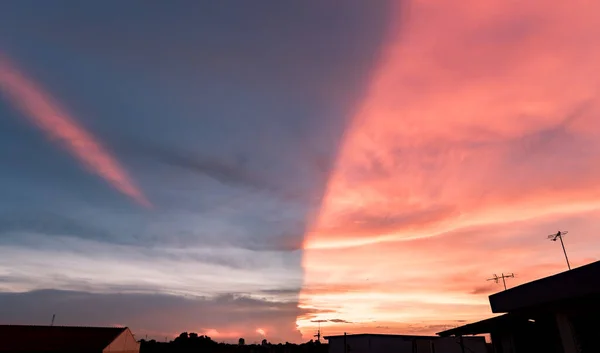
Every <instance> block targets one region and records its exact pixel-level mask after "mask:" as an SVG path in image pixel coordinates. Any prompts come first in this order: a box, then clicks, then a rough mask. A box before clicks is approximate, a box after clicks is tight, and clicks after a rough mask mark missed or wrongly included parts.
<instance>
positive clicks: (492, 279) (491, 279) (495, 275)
mask: <svg viewBox="0 0 600 353" xmlns="http://www.w3.org/2000/svg"><path fill="white" fill-rule="evenodd" d="M506 278H515V274H514V273H510V274H506V275H505V274H504V273H502V276H498V275H497V274H495V273H494V277H492V278H488V279H487V280H486V281H494V282H496V284H497V283H499V282H498V281H499V280H500V279H502V284H504V290H506Z"/></svg>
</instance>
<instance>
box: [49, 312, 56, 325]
mask: <svg viewBox="0 0 600 353" xmlns="http://www.w3.org/2000/svg"><path fill="white" fill-rule="evenodd" d="M54 318H56V314H52V321H51V322H50V326H54Z"/></svg>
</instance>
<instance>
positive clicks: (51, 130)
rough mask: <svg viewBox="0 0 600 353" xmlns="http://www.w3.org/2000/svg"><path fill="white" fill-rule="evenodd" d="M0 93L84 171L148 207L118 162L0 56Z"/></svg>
mask: <svg viewBox="0 0 600 353" xmlns="http://www.w3.org/2000/svg"><path fill="white" fill-rule="evenodd" d="M0 90H1V91H3V92H4V94H5V95H6V97H7V98H8V99H9V101H10V102H11V103H13V104H14V105H15V106H16V107H17V108H18V109H20V110H21V111H22V112H23V113H24V116H25V117H27V118H28V119H29V121H30V122H31V123H32V124H34V125H36V126H37V127H38V128H40V129H41V130H42V131H44V132H45V133H46V134H47V135H48V136H49V137H50V138H51V139H52V140H56V141H57V142H59V143H60V144H62V145H63V147H65V148H66V149H67V151H68V152H69V153H71V154H72V155H73V156H74V157H75V158H77V159H78V160H79V161H80V162H81V163H82V164H83V165H85V166H86V167H87V169H88V170H89V171H91V172H93V173H96V174H98V175H99V176H101V177H102V178H104V179H105V180H106V181H108V182H109V183H110V184H111V185H112V186H113V187H114V188H115V189H117V190H119V191H120V192H122V193H123V194H125V195H127V196H129V197H131V198H132V199H133V200H135V201H136V202H137V203H139V204H140V205H143V206H145V207H150V206H151V204H150V202H149V201H148V199H147V198H146V197H145V196H144V194H143V193H142V192H141V191H140V190H139V189H138V188H137V187H136V186H135V184H134V183H133V181H132V180H131V179H130V178H129V176H128V175H127V173H126V172H125V170H124V169H123V167H122V166H121V165H120V164H119V162H118V161H117V160H116V159H115V158H114V157H113V156H111V155H110V153H109V152H108V151H107V150H106V149H105V148H104V147H102V145H101V144H100V142H98V141H97V140H96V139H95V138H94V136H92V134H91V133H89V132H88V131H86V130H85V129H84V128H83V127H82V126H80V125H79V124H78V123H77V121H76V120H75V119H74V118H73V117H72V116H70V115H69V114H68V113H67V112H66V111H65V110H64V109H63V108H62V107H60V105H59V104H58V103H56V102H54V101H53V99H52V97H51V96H50V95H49V94H48V93H47V92H45V91H44V90H43V88H41V87H40V86H39V85H37V84H36V83H35V82H34V81H32V80H31V79H29V78H27V77H25V75H24V74H23V73H22V72H20V71H19V70H18V69H17V67H16V66H15V65H14V64H13V63H11V62H10V61H9V60H8V59H7V58H6V57H3V56H1V55H0Z"/></svg>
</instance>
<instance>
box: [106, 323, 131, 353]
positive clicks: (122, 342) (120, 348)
mask: <svg viewBox="0 0 600 353" xmlns="http://www.w3.org/2000/svg"><path fill="white" fill-rule="evenodd" d="M139 352H140V344H139V343H138V342H137V341H136V340H135V337H133V334H132V333H131V331H130V330H129V329H126V330H125V331H123V333H121V334H120V335H119V336H118V337H117V338H116V339H115V340H114V341H112V343H111V344H110V345H108V347H106V348H105V349H104V350H103V351H102V353H139Z"/></svg>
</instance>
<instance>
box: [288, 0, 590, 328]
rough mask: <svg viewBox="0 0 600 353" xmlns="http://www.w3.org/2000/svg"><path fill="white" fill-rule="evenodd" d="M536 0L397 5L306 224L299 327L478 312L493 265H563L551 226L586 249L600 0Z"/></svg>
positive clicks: (580, 258)
mask: <svg viewBox="0 0 600 353" xmlns="http://www.w3.org/2000/svg"><path fill="white" fill-rule="evenodd" d="M541 4H542V3H541V2H515V1H508V2H494V3H489V2H479V1H466V2H460V3H456V2H437V1H428V0H417V1H413V2H411V5H410V8H407V9H402V10H406V11H408V12H406V13H405V12H403V11H400V10H398V11H397V12H398V16H397V21H395V23H401V24H402V25H400V26H398V27H395V28H393V29H392V31H393V32H394V33H392V35H391V36H390V41H389V43H388V44H387V46H386V47H385V48H384V55H383V57H382V59H381V61H380V63H379V64H378V65H377V67H375V68H374V70H373V74H372V77H371V82H370V86H369V87H368V89H367V92H366V94H365V96H364V97H363V101H362V102H361V103H360V104H359V106H358V108H357V111H356V114H355V115H354V117H353V120H352V124H351V125H350V126H349V128H348V130H347V131H346V135H345V139H344V141H343V143H342V146H341V148H340V153H339V155H338V160H337V163H336V168H335V169H334V171H333V173H332V175H331V176H330V179H329V183H328V187H327V190H326V194H325V197H324V201H323V204H322V206H321V211H320V213H319V216H318V217H317V220H316V222H315V224H313V225H312V228H311V229H310V231H309V232H307V234H306V235H305V244H304V249H305V250H304V258H303V266H304V269H305V284H304V288H303V290H302V293H301V295H300V307H301V308H303V309H305V310H308V312H309V314H304V315H301V316H299V317H298V321H297V324H298V326H299V328H300V329H301V331H302V333H303V335H304V337H305V338H308V337H311V336H312V335H313V334H314V332H316V323H315V322H316V321H323V320H325V321H326V322H324V323H322V325H321V326H322V328H323V331H324V333H326V334H338V333H341V332H349V333H351V332H366V331H369V332H390V333H392V332H393V333H407V334H408V333H421V334H431V333H435V332H437V331H441V330H443V329H444V328H446V327H450V326H456V325H460V324H463V323H464V322H468V321H474V320H478V319H482V318H485V317H489V316H491V311H490V309H489V304H488V298H487V296H488V295H489V294H491V293H493V292H494V291H497V290H499V289H498V287H497V286H496V285H495V284H493V283H490V282H486V281H485V279H486V278H489V277H490V276H491V275H492V274H493V273H495V272H497V273H500V272H502V271H504V272H515V273H517V274H518V276H517V278H515V279H514V280H513V281H512V282H511V281H509V282H508V283H507V284H508V285H509V286H513V285H516V284H520V283H524V282H526V281H529V280H533V279H536V278H540V277H543V276H547V275H550V274H553V273H556V272H559V271H563V270H565V269H566V268H565V264H564V258H561V252H560V249H557V248H556V247H554V246H552V245H553V244H549V242H546V241H545V240H544V236H546V235H547V234H550V233H552V232H555V231H556V230H558V229H559V228H563V227H564V228H566V229H568V230H570V233H569V235H570V236H571V238H570V239H568V244H567V245H566V246H567V250H568V251H569V254H570V258H571V256H572V261H574V262H576V264H577V265H583V264H586V263H589V262H592V261H595V260H597V259H598V257H597V255H596V253H597V251H594V250H597V249H598V248H599V247H600V239H596V238H595V237H594V235H593V234H594V233H595V231H594V230H600V222H599V221H597V219H598V216H599V215H600V184H599V183H598V182H597V180H598V179H599V178H600V164H598V163H597V160H598V158H599V157H600V120H598V115H599V114H600V99H599V89H600V78H599V77H598V71H600V70H599V69H600V64H599V63H600V48H599V47H598V46H597V45H595V44H594V43H595V41H596V38H598V36H599V35H600V4H591V3H589V2H584V1H575V2H572V3H566V2H560V1H557V0H556V1H552V4H547V2H545V3H544V4H546V5H545V6H541ZM590 7H592V8H590ZM400 12H402V15H400ZM575 234H576V235H575ZM554 245H555V244H554Z"/></svg>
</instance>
